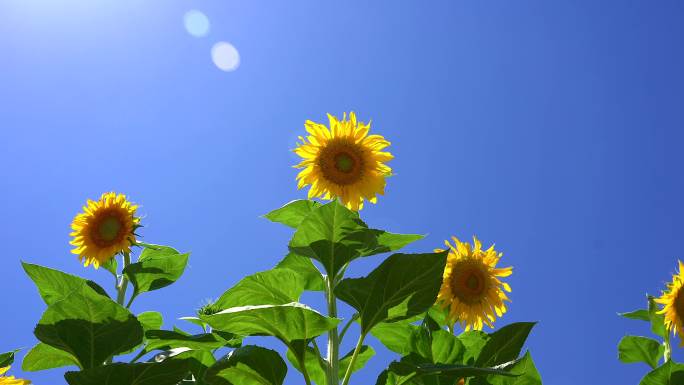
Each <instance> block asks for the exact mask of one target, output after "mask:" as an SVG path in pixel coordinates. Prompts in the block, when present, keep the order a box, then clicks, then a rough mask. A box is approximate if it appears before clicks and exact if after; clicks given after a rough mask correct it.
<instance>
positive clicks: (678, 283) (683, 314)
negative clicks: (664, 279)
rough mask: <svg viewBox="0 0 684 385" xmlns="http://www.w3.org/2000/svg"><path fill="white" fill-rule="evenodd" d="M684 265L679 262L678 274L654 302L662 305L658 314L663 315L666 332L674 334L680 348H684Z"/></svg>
mask: <svg viewBox="0 0 684 385" xmlns="http://www.w3.org/2000/svg"><path fill="white" fill-rule="evenodd" d="M683 286H684V263H682V261H679V273H677V274H674V275H673V276H672V282H671V283H669V284H668V285H667V289H668V291H665V292H663V295H662V296H661V297H660V298H656V300H655V301H656V302H657V303H659V304H662V305H664V307H663V309H662V310H660V311H659V312H658V314H665V327H666V328H667V331H668V332H674V333H675V334H677V335H678V336H679V338H680V346H684V333H683V332H682V331H683V330H684V290H682V287H683Z"/></svg>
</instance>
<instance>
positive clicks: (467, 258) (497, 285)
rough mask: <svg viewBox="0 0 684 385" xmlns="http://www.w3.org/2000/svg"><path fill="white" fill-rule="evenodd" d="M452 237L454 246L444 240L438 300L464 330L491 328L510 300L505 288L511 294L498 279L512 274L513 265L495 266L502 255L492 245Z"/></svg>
mask: <svg viewBox="0 0 684 385" xmlns="http://www.w3.org/2000/svg"><path fill="white" fill-rule="evenodd" d="M452 239H453V240H454V245H452V244H451V243H449V241H448V240H447V241H444V243H445V244H446V246H447V247H448V248H449V255H448V257H447V264H446V267H445V268H444V277H443V281H442V287H441V288H440V290H439V294H438V296H437V303H438V304H439V305H440V306H442V307H443V308H445V309H446V310H447V311H448V316H447V319H448V321H449V322H450V323H452V324H453V323H456V322H459V323H460V324H461V325H462V326H463V327H465V330H470V329H471V328H472V329H475V330H482V327H483V325H484V324H486V325H487V326H489V327H493V326H492V322H494V320H495V319H496V317H501V316H502V315H503V314H504V313H505V312H506V304H505V303H504V301H509V302H510V300H509V299H508V297H507V296H506V293H504V291H507V292H509V293H510V291H511V287H510V286H509V285H508V284H507V283H505V282H502V281H501V280H499V278H500V277H508V276H509V275H511V274H512V273H513V268H512V267H504V268H497V267H496V264H497V263H498V262H499V259H500V258H501V254H500V253H497V252H496V250H494V246H492V247H490V248H489V249H487V250H482V243H481V242H480V241H479V240H478V239H477V238H476V237H473V246H471V245H470V244H469V243H467V242H461V241H460V240H458V238H456V237H452ZM437 251H443V250H441V249H440V250H437Z"/></svg>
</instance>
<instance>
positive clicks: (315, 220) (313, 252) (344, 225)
mask: <svg viewBox="0 0 684 385" xmlns="http://www.w3.org/2000/svg"><path fill="white" fill-rule="evenodd" d="M422 237H423V236H422V235H415V234H393V233H388V232H385V231H382V230H374V229H369V228H368V226H366V224H365V223H363V221H361V219H359V214H358V213H357V212H355V211H352V210H349V209H347V208H346V207H344V206H342V205H341V204H339V203H338V202H336V201H333V202H330V203H328V204H325V205H322V206H319V207H315V208H313V209H312V210H311V212H310V213H309V214H308V215H307V216H306V217H305V218H304V219H303V220H302V221H301V223H300V224H299V226H298V227H297V231H296V232H295V234H294V236H293V237H292V240H291V241H290V251H291V252H293V253H294V254H297V255H300V256H305V257H309V258H313V259H316V260H318V261H319V262H321V264H322V265H323V267H324V268H325V271H326V272H327V274H328V275H329V276H332V277H334V276H336V275H337V273H338V271H339V270H340V269H342V267H344V266H345V265H346V264H347V263H349V262H350V261H351V260H353V259H355V258H358V257H364V256H370V255H374V254H379V253H385V252H389V251H394V250H398V249H400V248H402V247H404V246H406V245H407V244H409V243H411V242H414V241H416V240H418V239H421V238H422Z"/></svg>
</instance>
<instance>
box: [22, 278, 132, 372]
mask: <svg viewBox="0 0 684 385" xmlns="http://www.w3.org/2000/svg"><path fill="white" fill-rule="evenodd" d="M34 333H35V335H36V337H37V338H38V340H40V341H41V342H43V343H46V344H48V345H50V346H52V347H54V348H57V349H61V350H64V351H66V352H68V353H70V354H71V355H73V356H74V357H76V359H77V360H78V362H79V363H80V364H81V367H83V368H86V369H87V368H92V367H95V366H99V365H101V364H102V363H103V362H104V361H105V360H107V359H108V358H110V357H112V356H113V355H115V354H117V353H122V352H125V351H128V350H129V349H131V348H133V347H135V346H137V345H138V344H140V343H141V341H142V338H143V328H142V326H141V325H140V322H138V320H137V319H136V318H135V317H134V316H133V314H131V313H130V312H129V311H128V310H126V309H124V308H123V307H122V306H120V305H118V304H117V303H115V302H114V301H112V300H111V299H109V298H107V297H103V296H101V295H99V294H97V293H95V292H94V291H93V290H92V289H91V288H90V287H89V286H87V285H84V286H81V287H80V288H78V289H75V290H74V291H72V292H71V293H69V294H68V295H67V296H66V297H65V298H64V299H62V300H61V301H59V302H55V303H53V304H51V305H49V306H48V308H47V310H46V311H45V313H43V316H42V318H41V319H40V322H39V323H38V325H37V326H36V329H35V332H34Z"/></svg>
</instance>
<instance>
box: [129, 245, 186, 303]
mask: <svg viewBox="0 0 684 385" xmlns="http://www.w3.org/2000/svg"><path fill="white" fill-rule="evenodd" d="M189 256H190V254H188V253H185V254H181V253H179V252H178V251H177V250H176V249H174V248H171V247H168V246H160V245H149V244H145V245H144V249H143V251H142V253H141V254H140V258H138V262H136V263H132V264H130V265H128V266H126V268H125V269H124V271H123V272H124V274H126V276H127V277H128V279H129V280H130V281H131V283H132V284H133V288H134V291H133V297H132V298H131V301H132V300H133V298H135V297H137V296H138V295H140V294H141V293H144V292H147V291H152V290H157V289H161V288H163V287H166V286H168V285H170V284H172V283H174V282H176V281H177V280H178V278H180V276H181V275H183V271H185V266H186V265H187V263H188V257H189Z"/></svg>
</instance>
